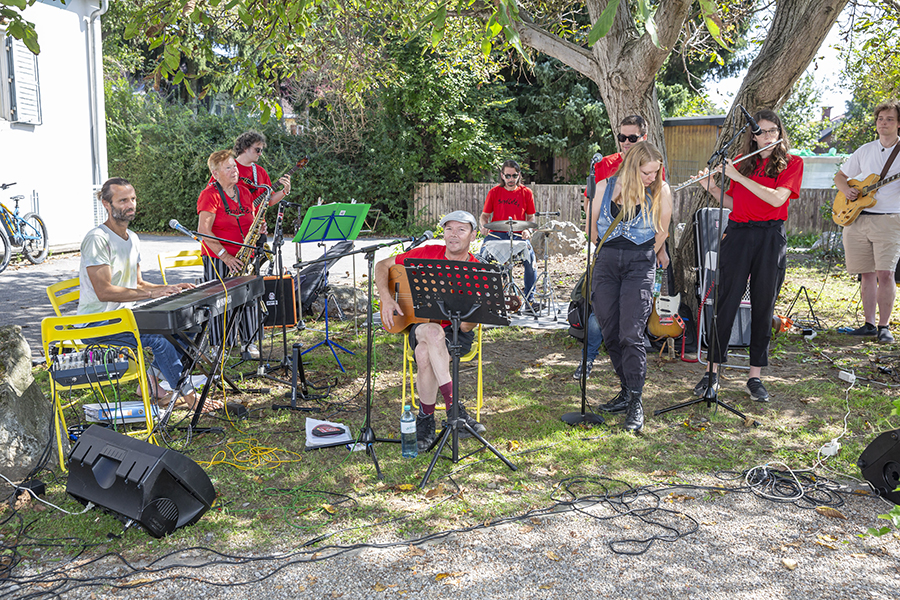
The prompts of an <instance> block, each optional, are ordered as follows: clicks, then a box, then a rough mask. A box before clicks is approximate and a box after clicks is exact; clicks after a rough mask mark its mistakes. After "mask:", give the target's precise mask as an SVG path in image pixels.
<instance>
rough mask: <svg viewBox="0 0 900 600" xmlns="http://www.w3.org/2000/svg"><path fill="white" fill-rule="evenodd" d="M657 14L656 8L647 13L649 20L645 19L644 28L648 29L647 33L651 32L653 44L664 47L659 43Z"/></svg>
mask: <svg viewBox="0 0 900 600" xmlns="http://www.w3.org/2000/svg"><path fill="white" fill-rule="evenodd" d="M655 16H656V11H655V10H654V11H653V12H651V13H650V14H649V15H647V20H646V21H644V28H645V29H646V30H647V33H649V34H650V40H651V41H652V42H653V45H654V46H656V47H657V48H662V46H660V45H659V32H657V31H656V21H655V20H654V18H655Z"/></svg>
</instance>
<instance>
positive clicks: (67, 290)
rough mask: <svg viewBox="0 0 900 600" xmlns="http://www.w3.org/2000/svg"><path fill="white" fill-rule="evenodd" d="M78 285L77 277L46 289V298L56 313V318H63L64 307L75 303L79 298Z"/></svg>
mask: <svg viewBox="0 0 900 600" xmlns="http://www.w3.org/2000/svg"><path fill="white" fill-rule="evenodd" d="M80 285H81V282H80V280H79V279H78V278H77V277H73V278H72V279H66V280H65V281H60V282H59V283H54V284H53V285H51V286H48V287H47V297H48V298H49V299H50V304H52V305H53V312H55V313H56V316H57V317H61V316H63V315H62V308H63V306H64V305H66V304H69V303H70V302H76V303H77V302H78V299H79V298H81V289H80V288H79V286H80ZM67 308H68V307H67Z"/></svg>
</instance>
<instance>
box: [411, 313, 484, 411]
mask: <svg viewBox="0 0 900 600" xmlns="http://www.w3.org/2000/svg"><path fill="white" fill-rule="evenodd" d="M477 329H478V334H477V335H476V336H475V343H473V344H472V349H471V350H469V352H468V353H467V354H465V355H463V356H461V357H460V358H459V362H461V363H464V362H471V361H472V360H474V359H475V358H478V384H477V390H478V391H477V396H476V400H475V420H476V421H481V404H482V401H483V400H484V381H483V379H482V376H481V365H482V360H481V350H482V344H481V336H482V333H483V325H481V324H480V323H479V324H478V327H477ZM415 364H416V357H415V355H414V354H413V352H412V349H411V348H410V347H409V332H408V331H404V332H403V400H402V404H403V406H406V377H407V374H408V375H409V398H410V404H411V405H412V407H413V408H414V409H418V406H417V405H416V385H415V378H414V375H413V373H414V371H415V369H414V368H413V365H415ZM460 395H462V394H460ZM435 408H439V409H440V410H445V407H444V406H438V405H435Z"/></svg>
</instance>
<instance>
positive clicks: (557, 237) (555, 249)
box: [531, 221, 587, 258]
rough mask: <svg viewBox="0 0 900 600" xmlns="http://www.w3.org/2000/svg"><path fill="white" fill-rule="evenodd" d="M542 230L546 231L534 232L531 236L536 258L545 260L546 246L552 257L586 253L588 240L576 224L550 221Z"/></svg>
mask: <svg viewBox="0 0 900 600" xmlns="http://www.w3.org/2000/svg"><path fill="white" fill-rule="evenodd" d="M541 229H542V230H544V231H533V232H532V235H531V245H532V247H533V248H534V253H535V255H536V256H538V257H541V258H543V256H544V247H545V246H546V247H547V249H548V250H549V253H550V256H553V255H554V254H561V255H563V256H570V255H572V254H577V253H578V252H584V250H585V247H586V245H587V240H586V239H585V236H584V232H583V231H582V230H581V229H580V228H579V227H578V226H577V225H576V224H575V223H572V222H569V221H549V222H548V223H546V224H545V225H542V226H541ZM546 230H549V231H546Z"/></svg>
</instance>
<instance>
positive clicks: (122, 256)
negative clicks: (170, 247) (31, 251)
mask: <svg viewBox="0 0 900 600" xmlns="http://www.w3.org/2000/svg"><path fill="white" fill-rule="evenodd" d="M126 233H127V234H128V239H127V240H123V239H122V238H121V237H119V234H117V233H116V232H114V231H113V230H111V229H110V228H109V227H107V226H106V225H105V224H103V223H101V224H100V225H99V226H97V227H95V228H94V229H91V230H90V231H88V232H87V235H85V236H84V240H82V242H81V267H80V268H79V269H78V277H79V287H80V288H81V293H80V296H79V298H78V314H79V315H90V314H95V313H99V312H106V311H110V310H116V309H119V308H123V307H124V308H131V307H132V306H133V305H134V302H101V301H100V300H99V299H98V298H97V294H96V292H94V286H93V285H91V278H90V277H88V272H87V269H88V267H96V266H100V265H109V268H110V270H111V271H112V278H111V280H110V283H112V284H113V285H117V286H121V287H125V288H131V289H135V288H137V274H138V265H139V264H140V262H141V251H140V247H141V240H140V238H138V236H137V234H136V233H135V232H133V231H126Z"/></svg>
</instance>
